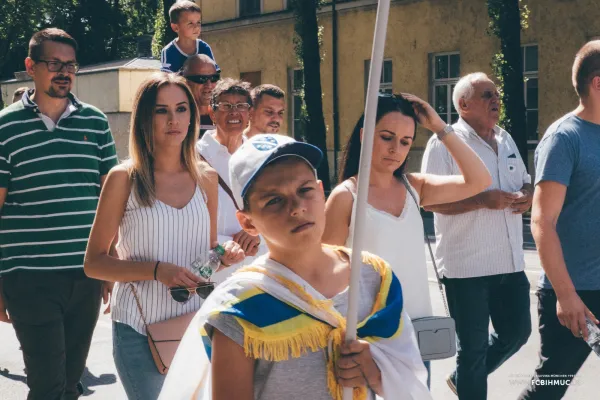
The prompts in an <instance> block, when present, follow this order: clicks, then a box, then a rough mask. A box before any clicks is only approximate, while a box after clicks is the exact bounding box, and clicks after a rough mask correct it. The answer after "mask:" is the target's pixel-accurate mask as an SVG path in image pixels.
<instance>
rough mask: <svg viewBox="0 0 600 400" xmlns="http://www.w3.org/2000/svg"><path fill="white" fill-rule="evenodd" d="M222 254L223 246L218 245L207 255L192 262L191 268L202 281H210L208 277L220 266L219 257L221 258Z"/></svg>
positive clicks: (223, 252)
mask: <svg viewBox="0 0 600 400" xmlns="http://www.w3.org/2000/svg"><path fill="white" fill-rule="evenodd" d="M224 254H225V249H224V248H223V246H221V245H220V244H218V245H217V247H215V248H214V249H212V250H210V251H209V252H208V254H206V255H204V256H202V257H200V258H198V259H197V260H195V261H194V262H192V268H193V269H194V271H195V272H196V273H197V274H198V275H200V276H201V277H203V278H204V279H210V277H211V276H212V275H213V274H214V273H215V272H216V271H217V270H218V269H219V267H220V266H221V256H223V255H224Z"/></svg>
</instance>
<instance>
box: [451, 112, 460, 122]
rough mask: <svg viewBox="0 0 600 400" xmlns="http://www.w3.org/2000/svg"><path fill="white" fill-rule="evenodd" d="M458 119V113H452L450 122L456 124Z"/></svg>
mask: <svg viewBox="0 0 600 400" xmlns="http://www.w3.org/2000/svg"><path fill="white" fill-rule="evenodd" d="M456 121H458V114H455V113H452V114H450V123H451V124H454V123H456Z"/></svg>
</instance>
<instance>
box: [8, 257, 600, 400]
mask: <svg viewBox="0 0 600 400" xmlns="http://www.w3.org/2000/svg"><path fill="white" fill-rule="evenodd" d="M526 261H527V275H528V276H529V278H530V280H531V281H533V282H534V283H535V282H536V281H537V278H538V277H539V274H540V271H541V268H540V264H539V259H538V257H537V255H536V254H535V253H534V252H531V251H528V252H526ZM430 279H431V283H430V289H431V297H432V300H433V308H434V312H435V314H436V315H443V313H444V309H443V306H442V301H441V297H440V295H439V292H438V291H437V288H436V285H435V284H434V279H435V277H434V274H433V271H430ZM536 305H537V302H536V300H535V296H533V295H532V296H531V315H532V324H533V326H534V332H533V334H532V335H531V338H530V339H529V342H527V344H526V345H525V346H524V347H523V348H522V349H521V351H519V353H517V354H516V355H515V356H514V357H513V358H511V359H510V360H509V361H508V362H506V363H505V364H504V365H503V366H502V367H500V368H499V369H498V370H497V371H496V372H494V373H493V374H492V375H491V376H490V377H489V396H488V399H490V400H507V399H515V398H516V397H517V396H518V394H519V393H520V391H521V390H522V388H523V387H524V386H525V385H526V383H527V380H528V379H529V378H530V375H531V373H532V371H533V369H534V367H535V366H536V364H537V362H538V356H537V352H538V349H539V335H538V334H537V312H536ZM0 343H1V345H0V399H1V400H22V399H25V397H26V393H27V387H26V385H25V376H24V374H23V361H22V359H21V354H20V352H19V351H18V348H19V347H18V342H17V340H16V338H15V336H14V332H13V330H12V327H11V326H9V325H6V324H0ZM454 362H455V361H454V359H448V360H442V361H435V362H433V364H432V373H433V376H432V392H433V397H434V399H436V400H451V399H456V396H454V395H453V394H452V392H450V390H449V389H448V387H447V386H446V383H445V377H446V376H447V375H448V374H449V373H450V372H451V371H452V369H453V367H454ZM598 376H600V360H599V359H598V358H597V357H595V356H594V355H592V356H590V357H589V359H588V360H587V362H586V364H585V365H584V366H583V368H582V369H581V371H580V372H579V374H578V376H577V379H576V380H575V382H574V383H573V386H572V387H571V388H570V389H569V392H568V393H567V396H566V397H565V399H566V400H587V399H590V400H594V399H598V394H597V393H598V391H597V379H598ZM83 383H84V385H85V386H86V392H85V394H84V397H83V398H84V399H90V400H104V399H108V400H121V399H125V398H126V397H125V393H124V392H123V389H122V387H121V384H120V382H119V378H118V376H117V373H116V371H115V366H114V363H113V359H112V340H111V325H110V319H109V318H108V317H107V316H101V317H100V320H99V322H98V326H97V328H96V332H95V334H94V339H93V345H92V349H91V352H90V356H89V358H88V370H87V371H86V374H85V376H84V379H83Z"/></svg>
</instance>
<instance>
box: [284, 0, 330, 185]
mask: <svg viewBox="0 0 600 400" xmlns="http://www.w3.org/2000/svg"><path fill="white" fill-rule="evenodd" d="M322 3H323V1H322V0H291V6H292V8H293V10H294V15H295V17H296V23H295V32H296V37H295V39H294V45H295V48H296V54H297V56H298V60H299V62H300V65H302V67H303V71H304V90H303V93H304V108H305V115H304V121H305V129H304V137H303V139H305V140H306V141H307V142H308V143H311V144H313V145H315V146H317V147H318V148H319V149H321V151H322V152H323V154H324V159H323V162H322V163H321V165H320V167H319V170H318V174H319V179H321V180H322V181H323V187H324V188H325V190H326V191H329V190H330V187H331V184H330V180H329V163H328V161H327V128H326V126H325V118H324V116H323V98H322V93H323V91H322V89H321V53H320V42H321V41H322V39H321V40H320V37H321V38H322V29H320V27H319V24H318V21H317V10H318V9H319V7H320V6H321V5H322Z"/></svg>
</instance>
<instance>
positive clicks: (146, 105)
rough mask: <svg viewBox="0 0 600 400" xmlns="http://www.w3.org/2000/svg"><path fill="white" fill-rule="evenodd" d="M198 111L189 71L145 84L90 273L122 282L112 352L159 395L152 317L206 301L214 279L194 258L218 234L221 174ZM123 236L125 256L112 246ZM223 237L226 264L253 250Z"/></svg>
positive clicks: (130, 377) (130, 386)
mask: <svg viewBox="0 0 600 400" xmlns="http://www.w3.org/2000/svg"><path fill="white" fill-rule="evenodd" d="M198 121H199V117H198V112H197V107H196V103H195V101H194V97H193V95H192V92H191V90H190V89H189V87H188V86H187V84H186V83H185V80H184V79H183V78H181V77H178V76H176V75H174V74H168V73H157V74H155V75H153V76H151V77H150V78H148V79H147V80H146V81H145V82H143V83H142V84H141V86H140V88H139V89H138V92H137V95H136V98H135V102H134V106H133V112H132V115H131V131H130V135H129V159H128V160H127V161H125V162H124V163H122V164H121V165H119V166H117V167H115V168H113V169H112V170H111V171H110V173H109V174H108V177H107V179H106V183H105V185H104V188H103V190H102V194H101V196H100V202H99V205H98V211H97V214H96V219H95V221H94V225H93V227H92V232H91V235H90V240H89V244H88V248H87V251H86V255H85V272H86V274H88V275H89V276H91V277H93V278H97V279H102V280H105V281H112V282H117V285H116V287H115V294H114V296H113V299H112V319H113V348H114V351H113V356H114V359H115V364H116V366H117V371H118V373H119V376H120V378H121V381H122V382H123V386H124V388H125V392H126V393H127V397H128V398H129V399H144V400H153V399H156V398H157V397H158V394H159V392H160V389H161V387H162V383H163V380H164V375H161V374H160V373H159V371H158V369H157V367H156V365H155V363H154V361H153V358H152V354H151V352H150V348H149V346H148V339H147V337H146V335H147V330H146V326H147V325H150V324H153V323H156V322H160V321H165V320H169V319H171V318H175V317H178V316H181V315H184V314H188V313H192V312H195V311H197V310H198V309H199V308H200V305H201V299H200V296H199V295H196V294H204V295H206V294H207V293H206V291H202V290H198V288H206V287H207V284H206V283H204V282H203V279H202V278H200V277H199V276H197V275H196V274H194V272H193V270H192V263H193V262H194V261H195V260H199V259H202V258H203V257H206V254H207V253H208V252H209V251H210V249H211V248H213V247H215V246H216V245H217V244H218V243H217V242H216V238H217V229H216V214H217V185H218V181H217V175H216V173H215V171H214V170H212V169H211V168H210V167H208V165H207V164H206V163H204V162H202V161H200V160H199V159H198V156H197V153H196V150H195V144H196V138H197V137H198V129H199V123H198ZM115 238H118V242H117V243H116V251H117V253H118V258H117V257H116V256H115V255H113V254H114V253H112V252H111V247H112V244H113V241H114V240H115ZM223 247H224V248H225V254H224V255H223V256H222V257H221V260H222V263H223V264H224V265H230V264H232V263H236V262H239V261H241V260H242V259H243V258H244V253H243V251H242V250H241V249H240V247H239V245H237V244H236V243H235V242H233V241H230V242H226V243H224V244H223ZM208 287H210V285H208Z"/></svg>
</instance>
